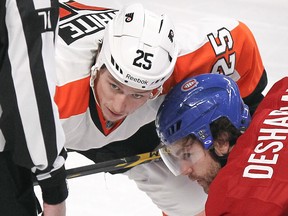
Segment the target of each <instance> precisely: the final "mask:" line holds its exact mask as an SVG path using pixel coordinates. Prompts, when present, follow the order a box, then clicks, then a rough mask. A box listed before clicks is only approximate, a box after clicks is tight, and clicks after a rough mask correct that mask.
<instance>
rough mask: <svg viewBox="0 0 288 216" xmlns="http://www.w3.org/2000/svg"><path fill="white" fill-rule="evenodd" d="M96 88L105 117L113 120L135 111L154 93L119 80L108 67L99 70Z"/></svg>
mask: <svg viewBox="0 0 288 216" xmlns="http://www.w3.org/2000/svg"><path fill="white" fill-rule="evenodd" d="M94 90H95V92H96V97H97V100H98V103H99V105H100V107H101V110H102V112H103V115H104V118H105V119H106V120H109V121H112V122H115V121H118V120H120V119H123V118H125V117H126V116H128V115H130V114H131V113H133V112H134V111H135V110H137V109H138V108H139V107H141V106H142V105H143V104H144V103H146V101H147V100H148V99H149V97H150V95H151V93H152V91H143V90H139V89H135V88H132V87H129V86H126V85H124V84H122V83H120V82H118V81H117V80H116V79H115V78H114V77H113V76H112V75H111V74H110V73H109V71H108V70H107V69H106V68H104V69H101V70H100V71H99V72H98V74H97V78H96V80H95V85H94Z"/></svg>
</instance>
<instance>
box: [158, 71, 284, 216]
mask: <svg viewBox="0 0 288 216" xmlns="http://www.w3.org/2000/svg"><path fill="white" fill-rule="evenodd" d="M188 83H189V84H190V85H188ZM192 84H193V85H192ZM172 111H173V112H172ZM287 111H288V77H285V78H283V79H281V80H280V81H278V82H277V83H275V84H274V86H273V87H272V88H271V90H270V91H269V92H268V93H267V95H266V96H265V98H264V100H263V101H262V102H261V103H260V105H259V106H258V108H257V110H256V112H255V114H254V115H253V118H252V122H251V123H250V117H249V115H248V109H247V106H246V105H245V104H244V103H243V101H242V100H241V98H240V94H239V90H238V88H237V86H236V84H235V83H234V82H233V81H232V80H230V79H229V78H227V77H224V76H222V75H199V76H196V77H194V78H191V79H188V80H186V81H183V83H181V84H178V86H177V87H175V88H174V89H173V90H172V91H171V92H170V93H169V94H168V95H167V97H166V99H165V101H164V102H163V104H162V105H161V106H160V109H159V113H158V114H157V120H156V122H157V131H158V133H159V136H160V137H161V140H162V142H163V143H164V144H165V147H164V148H162V149H161V150H160V154H161V156H162V158H163V160H164V161H165V163H166V164H167V166H168V167H169V168H170V170H171V171H172V172H173V173H174V174H175V175H180V174H182V175H187V176H188V177H189V178H190V179H191V180H193V181H197V182H198V183H199V184H200V185H201V186H202V187H203V188H204V190H205V191H206V192H207V193H208V192H209V193H208V199H207V203H206V206H205V213H206V215H209V216H210V215H212V216H213V215H215V216H218V215H248V216H250V215H251V216H252V215H273V216H274V215H275V216H276V215H277V216H278V215H287V214H288V198H287V195H286V194H287V192H288V187H287V185H288V184H287V183H288V180H287V179H288V178H287V177H288V175H287V173H288V168H287V152H288V151H287V147H286V146H287V144H288V112H287ZM171 113H173V114H172V115H171ZM176 125H177V126H176ZM248 125H249V127H248ZM247 127H248V129H247V130H246V128H247ZM172 128H173V130H172ZM244 130H246V131H245V132H244V134H242V133H243V131H244Z"/></svg>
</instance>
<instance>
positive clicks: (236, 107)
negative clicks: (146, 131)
mask: <svg viewBox="0 0 288 216" xmlns="http://www.w3.org/2000/svg"><path fill="white" fill-rule="evenodd" d="M220 117H227V118H228V119H229V120H230V121H231V123H232V124H233V125H234V126H235V127H236V128H237V129H239V130H241V131H244V130H245V129H246V128H247V127H248V125H249V123H250V119H251V117H250V114H249V109H248V106H247V105H246V104H244V102H243V100H242V98H241V96H240V92H239V89H238V86H237V84H236V83H235V82H234V81H233V80H232V79H231V78H229V77H227V76H224V75H220V74H202V75H199V76H195V77H191V78H188V79H185V80H183V81H182V82H181V83H179V84H177V85H176V86H175V87H174V88H173V89H172V90H171V91H170V92H169V93H168V94H167V96H166V98H165V100H164V101H163V103H162V104H161V106H160V108H159V110H158V113H157V118H156V129H157V133H158V135H159V137H160V138H161V141H162V142H163V143H164V144H165V145H167V146H169V145H171V144H172V143H173V142H175V141H177V140H179V139H181V138H184V137H186V136H188V135H189V134H194V135H195V136H196V137H197V138H198V139H199V140H200V141H201V142H202V143H203V144H204V147H205V149H208V148H210V146H211V145H212V144H213V138H212V135H211V131H210V124H211V123H212V122H213V121H215V120H217V119H218V118H220Z"/></svg>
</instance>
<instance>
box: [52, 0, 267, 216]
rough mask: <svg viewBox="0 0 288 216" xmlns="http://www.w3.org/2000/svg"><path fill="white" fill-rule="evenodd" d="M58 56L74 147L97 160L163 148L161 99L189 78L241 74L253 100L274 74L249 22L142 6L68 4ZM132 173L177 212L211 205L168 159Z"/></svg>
mask: <svg viewBox="0 0 288 216" xmlns="http://www.w3.org/2000/svg"><path fill="white" fill-rule="evenodd" d="M111 20H112V21H111ZM144 20H145V22H144ZM107 23H108V25H107ZM56 57H57V65H58V75H57V76H58V77H57V78H58V87H57V91H56V97H55V100H56V102H57V104H58V107H59V110H60V117H61V119H62V124H63V128H64V130H65V133H66V138H67V139H66V147H67V148H69V149H74V150H77V151H78V152H79V153H81V154H83V155H85V156H86V157H88V158H89V159H91V160H93V161H94V162H95V163H97V162H101V161H106V160H111V159H115V158H121V157H127V156H133V155H136V154H140V153H144V152H149V151H153V150H155V148H156V147H157V146H158V145H159V143H160V140H159V138H158V136H157V133H156V130H155V123H154V120H155V117H156V113H157V110H158V107H159V106H160V104H161V102H162V101H163V99H164V96H165V94H166V93H167V92H168V91H169V90H170V89H171V88H172V87H173V86H174V85H175V84H176V83H178V82H180V81H181V80H183V79H185V78H187V77H190V76H194V75H197V74H201V73H222V74H225V75H227V76H229V77H231V78H233V79H234V80H236V81H237V84H238V85H239V86H240V89H241V96H242V97H243V98H244V99H245V100H246V101H247V103H248V104H249V106H250V107H251V108H252V107H256V106H257V104H258V103H259V101H261V99H262V97H263V96H262V94H261V92H262V90H263V89H264V88H265V86H266V82H267V80H266V72H265V70H264V67H263V64H262V61H261V57H260V54H259V51H258V48H257V44H256V42H255V40H254V38H253V35H252V33H251V32H250V30H249V29H248V28H247V26H245V25H244V24H243V23H241V22H238V21H235V20H227V19H222V18H216V19H215V18H214V17H213V18H211V19H203V20H202V19H199V20H198V21H197V24H196V22H195V23H194V22H193V25H192V24H188V25H183V26H182V25H179V26H176V27H175V28H174V27H173V24H172V22H171V20H170V19H169V18H168V17H167V16H165V15H163V16H159V15H156V14H154V13H152V12H150V11H147V10H144V9H143V7H142V6H141V5H139V4H135V5H131V6H128V7H126V8H124V9H123V10H121V13H119V12H118V10H115V9H107V8H99V7H95V6H94V7H93V6H86V5H82V4H79V3H77V2H73V1H69V2H67V3H62V4H61V10H60V22H59V38H58V47H57V50H56ZM175 65H176V66H175ZM91 68H92V69H91ZM252 109H253V108H252ZM124 171H126V172H125V173H124V174H126V175H128V176H129V178H130V179H133V180H134V181H135V182H136V183H137V186H138V187H139V188H140V189H141V190H142V191H144V192H146V193H147V195H148V196H149V197H150V198H151V199H152V201H153V202H154V203H155V204H156V205H157V206H158V207H159V208H160V209H161V210H162V211H164V212H165V213H167V214H168V215H171V216H172V215H181V216H186V215H189V216H190V215H196V214H198V213H199V212H201V211H202V210H203V209H204V203H205V201H206V194H205V193H204V192H203V191H202V188H201V187H199V186H198V185H197V184H196V183H194V182H191V181H189V180H188V179H187V178H186V177H184V176H178V177H175V176H174V175H172V173H170V171H169V170H168V169H167V168H166V166H165V164H164V163H163V162H162V161H157V162H156V161H153V162H151V163H147V164H143V165H138V166H136V167H134V168H132V169H130V170H123V172H124ZM163 179H165V183H163ZM171 197H174V198H173V199H171ZM191 200H193V202H192V204H191Z"/></svg>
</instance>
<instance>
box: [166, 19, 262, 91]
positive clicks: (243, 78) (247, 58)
mask: <svg viewBox="0 0 288 216" xmlns="http://www.w3.org/2000/svg"><path fill="white" fill-rule="evenodd" d="M230 34H231V37H232V40H233V47H232V48H229V49H228V48H227V49H226V50H225V52H224V53H221V54H220V55H219V54H218V55H217V54H216V53H215V50H214V49H213V46H212V45H211V43H210V41H208V42H206V43H205V44H204V45H203V46H201V47H200V48H199V49H197V50H195V51H193V52H191V53H188V54H186V55H183V56H180V57H178V59H177V62H176V66H175V69H174V72H173V74H172V76H171V77H170V78H169V79H168V80H167V81H166V83H165V84H164V91H163V92H164V93H167V92H168V91H169V89H171V87H173V86H174V85H175V84H177V83H179V82H180V81H182V80H183V79H185V78H188V77H191V76H196V75H199V74H203V73H212V72H214V73H223V74H225V71H223V70H222V69H223V68H221V67H220V66H219V67H215V65H216V63H219V61H222V63H223V62H224V63H225V64H226V65H227V67H232V65H231V64H230V61H231V59H229V58H230V56H232V55H233V56H235V64H234V65H235V69H234V70H236V71H237V72H238V73H239V75H240V79H239V80H238V81H237V84H238V86H239V89H240V92H241V96H242V97H247V96H248V95H249V94H251V93H252V92H253V90H254V89H255V88H256V86H257V84H258V82H259V80H260V78H261V76H262V74H263V71H264V66H263V63H262V60H261V56H260V53H259V50H258V47H257V44H256V41H255V39H254V37H253V35H252V33H251V31H250V30H249V29H248V27H247V26H246V25H245V24H243V23H241V22H240V23H239V25H238V26H237V27H236V28H235V29H233V30H231V31H230ZM215 40H216V41H217V42H218V43H219V38H216V39H215ZM215 68H216V69H217V71H215ZM232 71H233V70H232ZM225 75H227V74H225Z"/></svg>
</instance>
